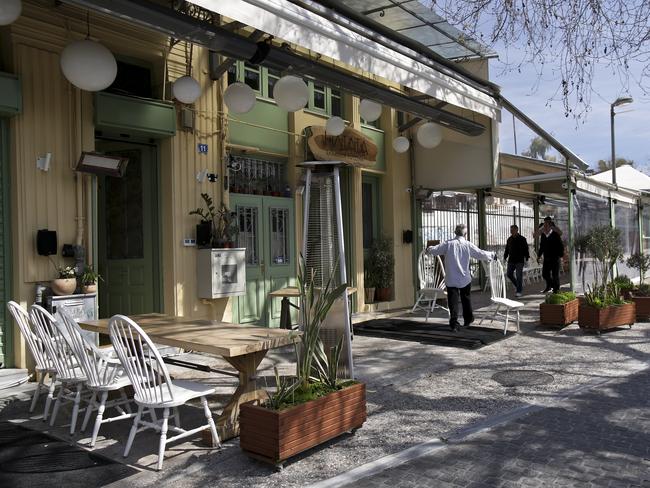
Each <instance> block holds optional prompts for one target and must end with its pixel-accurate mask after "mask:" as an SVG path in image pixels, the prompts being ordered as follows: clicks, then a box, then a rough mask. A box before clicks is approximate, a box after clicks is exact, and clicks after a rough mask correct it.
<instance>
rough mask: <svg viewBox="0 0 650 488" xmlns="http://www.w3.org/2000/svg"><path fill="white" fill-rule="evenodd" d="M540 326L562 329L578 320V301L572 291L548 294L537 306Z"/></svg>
mask: <svg viewBox="0 0 650 488" xmlns="http://www.w3.org/2000/svg"><path fill="white" fill-rule="evenodd" d="M539 319H540V323H541V324H542V325H546V326H560V327H564V326H565V325H569V324H570V323H571V322H574V321H576V320H578V299H577V298H576V294H575V293H573V292H572V291H566V292H559V293H549V294H548V295H546V299H545V300H544V303H540V304H539Z"/></svg>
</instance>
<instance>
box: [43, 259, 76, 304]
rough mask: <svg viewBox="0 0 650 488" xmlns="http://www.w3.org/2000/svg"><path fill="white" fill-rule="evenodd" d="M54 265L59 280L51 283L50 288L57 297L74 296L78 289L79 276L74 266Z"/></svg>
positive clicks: (56, 279)
mask: <svg viewBox="0 0 650 488" xmlns="http://www.w3.org/2000/svg"><path fill="white" fill-rule="evenodd" d="M53 264H54V267H55V268H56V272H57V273H58V275H59V276H58V278H55V279H53V280H52V281H51V282H50V288H52V293H54V294H55V295H59V296H61V295H72V294H73V293H74V291H75V290H76V289H77V276H76V274H75V270H74V266H72V265H70V266H59V265H58V264H55V263H53Z"/></svg>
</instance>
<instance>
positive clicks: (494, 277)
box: [479, 260, 524, 335]
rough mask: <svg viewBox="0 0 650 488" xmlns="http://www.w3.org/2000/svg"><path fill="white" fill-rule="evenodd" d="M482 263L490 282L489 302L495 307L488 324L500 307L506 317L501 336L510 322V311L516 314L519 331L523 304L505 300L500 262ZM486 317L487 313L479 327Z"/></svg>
mask: <svg viewBox="0 0 650 488" xmlns="http://www.w3.org/2000/svg"><path fill="white" fill-rule="evenodd" d="M484 263H485V264H484V265H485V268H486V273H487V275H488V277H489V281H490V291H491V297H490V301H491V302H492V303H493V304H495V305H496V310H495V311H494V315H493V316H492V320H490V323H492V322H493V321H494V318H495V317H496V316H497V314H498V313H499V310H500V309H501V307H504V308H505V309H506V315H505V323H504V326H503V335H505V334H506V332H507V331H508V321H509V320H510V311H513V312H516V313H517V331H519V310H520V309H521V308H523V307H524V304H523V303H522V302H518V301H516V300H510V299H509V298H506V278H505V275H504V273H503V265H502V264H501V261H498V260H496V261H495V260H491V261H489V262H485V261H484ZM486 315H487V312H486V314H485V315H483V318H481V321H480V322H479V325H480V324H482V323H483V320H484V319H485V316H486Z"/></svg>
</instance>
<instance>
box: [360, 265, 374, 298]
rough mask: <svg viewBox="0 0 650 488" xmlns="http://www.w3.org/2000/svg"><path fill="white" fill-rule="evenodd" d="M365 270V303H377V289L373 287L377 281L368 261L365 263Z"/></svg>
mask: <svg viewBox="0 0 650 488" xmlns="http://www.w3.org/2000/svg"><path fill="white" fill-rule="evenodd" d="M363 270H364V273H363V283H364V303H373V302H374V301H375V287H374V286H373V284H374V281H375V280H374V277H373V276H372V270H371V269H370V263H369V260H368V259H366V261H365V262H364V266H363Z"/></svg>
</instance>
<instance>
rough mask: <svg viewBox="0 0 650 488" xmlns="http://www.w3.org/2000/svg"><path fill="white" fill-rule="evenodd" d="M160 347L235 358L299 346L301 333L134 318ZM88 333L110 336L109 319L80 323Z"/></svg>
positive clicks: (202, 321) (209, 322)
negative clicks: (294, 344) (161, 345)
mask: <svg viewBox="0 0 650 488" xmlns="http://www.w3.org/2000/svg"><path fill="white" fill-rule="evenodd" d="M130 318H131V319H133V320H134V321H135V323H136V324H138V325H139V326H140V327H142V329H143V330H144V331H145V332H146V333H147V334H148V335H149V337H150V338H151V340H152V341H154V342H155V343H157V344H164V345H166V346H172V347H182V348H183V349H192V350H194V351H201V352H207V353H211V354H217V355H219V356H222V357H236V356H242V355H244V354H250V353H253V352H257V351H265V350H268V349H274V348H276V347H282V346H286V345H288V344H293V343H295V342H298V341H299V340H300V339H299V337H300V333H298V332H295V331H290V330H285V329H269V328H266V327H251V326H248V325H240V324H233V323H229V322H219V321H217V320H209V319H196V318H191V317H172V316H169V315H162V314H145V315H132V316H130ZM79 325H80V326H81V327H82V328H83V329H86V330H90V331H93V332H99V333H101V334H108V319H101V320H90V321H83V322H79Z"/></svg>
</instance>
